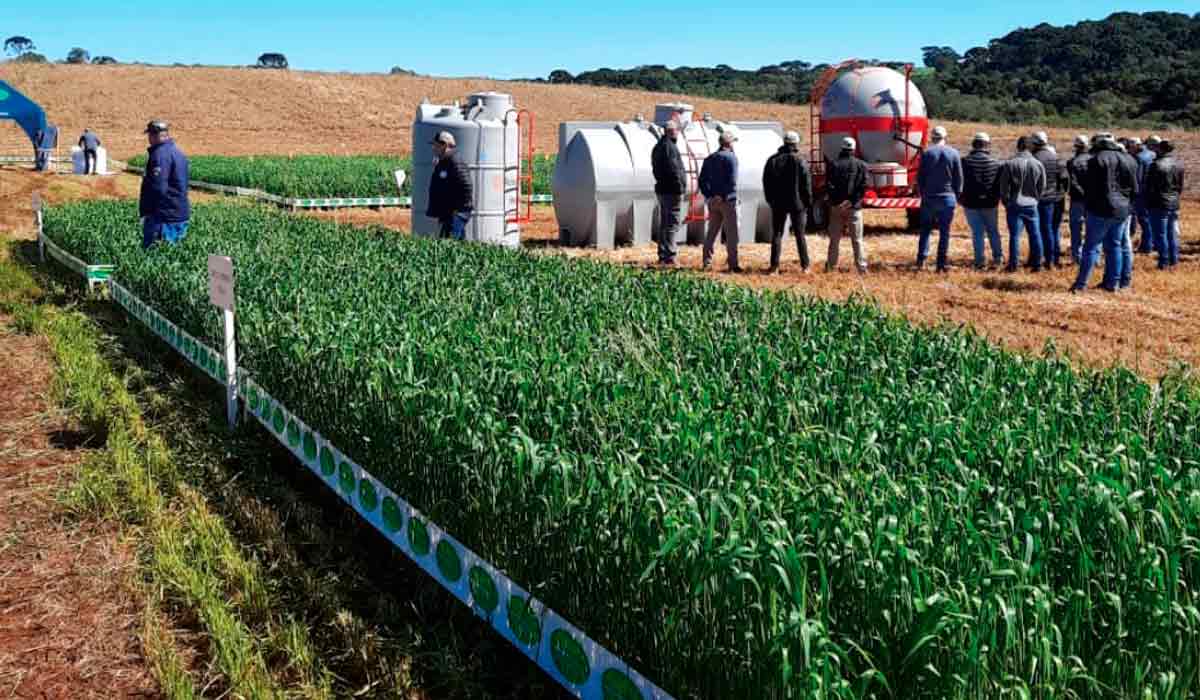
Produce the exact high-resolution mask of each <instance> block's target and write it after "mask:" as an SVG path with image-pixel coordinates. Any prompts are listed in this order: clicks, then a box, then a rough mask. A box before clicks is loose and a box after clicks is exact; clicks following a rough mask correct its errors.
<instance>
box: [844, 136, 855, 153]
mask: <svg viewBox="0 0 1200 700" xmlns="http://www.w3.org/2000/svg"><path fill="white" fill-rule="evenodd" d="M857 145H858V144H856V143H855V142H854V139H852V138H850V137H849V136H847V137H846V138H844V139H842V150H843V151H853V150H854V148H855V147H856V146H857Z"/></svg>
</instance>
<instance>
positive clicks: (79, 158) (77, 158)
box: [71, 146, 87, 175]
mask: <svg viewBox="0 0 1200 700" xmlns="http://www.w3.org/2000/svg"><path fill="white" fill-rule="evenodd" d="M86 169H87V164H86V161H85V158H84V155H83V149H82V148H80V147H79V146H71V174H72V175H83V174H84V173H86V172H87V170H86Z"/></svg>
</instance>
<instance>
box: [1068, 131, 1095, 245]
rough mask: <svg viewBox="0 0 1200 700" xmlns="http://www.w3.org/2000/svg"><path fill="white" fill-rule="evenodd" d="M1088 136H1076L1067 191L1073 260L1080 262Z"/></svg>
mask: <svg viewBox="0 0 1200 700" xmlns="http://www.w3.org/2000/svg"><path fill="white" fill-rule="evenodd" d="M1088 148H1089V144H1088V138H1087V137H1086V136H1084V135H1083V134H1080V135H1079V136H1076V137H1075V155H1074V156H1072V157H1071V159H1070V160H1068V161H1067V167H1066V171H1067V191H1068V192H1070V194H1071V209H1070V214H1069V217H1068V222H1067V223H1068V225H1069V226H1070V228H1071V261H1072V262H1074V263H1075V264H1076V265H1078V264H1079V257H1080V251H1081V250H1082V248H1083V224H1084V222H1085V221H1086V220H1087V205H1086V204H1085V203H1084V199H1085V196H1084V192H1083V183H1084V182H1085V180H1086V179H1087V165H1088V161H1089V160H1091V159H1092V154H1091V153H1088Z"/></svg>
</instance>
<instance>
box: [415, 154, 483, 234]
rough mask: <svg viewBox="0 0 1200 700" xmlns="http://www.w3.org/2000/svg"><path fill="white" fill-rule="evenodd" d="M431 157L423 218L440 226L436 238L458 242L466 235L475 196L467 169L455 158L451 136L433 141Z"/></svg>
mask: <svg viewBox="0 0 1200 700" xmlns="http://www.w3.org/2000/svg"><path fill="white" fill-rule="evenodd" d="M432 144H433V154H434V155H435V156H437V163H436V164H435V165H434V166H433V175H432V177H431V178H430V182H429V206H427V207H426V208H425V216H428V217H430V218H431V219H437V220H438V223H439V224H441V231H440V232H439V234H438V235H439V236H440V237H441V238H453V239H454V240H456V241H461V240H463V239H465V238H466V235H467V222H469V221H470V220H471V212H472V211H474V209H475V206H474V201H475V198H474V195H473V191H472V189H471V180H470V178H468V177H467V169H466V168H464V167H463V165H462V163H460V162H458V157H457V156H456V155H455V151H454V147H455V140H454V134H452V133H450V132H449V131H441V132H438V135H437V136H436V137H435V138H434V139H433V141H432Z"/></svg>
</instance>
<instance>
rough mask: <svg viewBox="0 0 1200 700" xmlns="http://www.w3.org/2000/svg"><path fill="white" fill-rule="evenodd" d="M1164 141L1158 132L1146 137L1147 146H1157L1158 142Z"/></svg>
mask: <svg viewBox="0 0 1200 700" xmlns="http://www.w3.org/2000/svg"><path fill="white" fill-rule="evenodd" d="M1162 142H1163V140H1162V139H1161V138H1160V137H1159V135H1158V134H1150V135H1149V136H1147V137H1146V145H1147V146H1157V145H1158V144H1160V143H1162Z"/></svg>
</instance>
